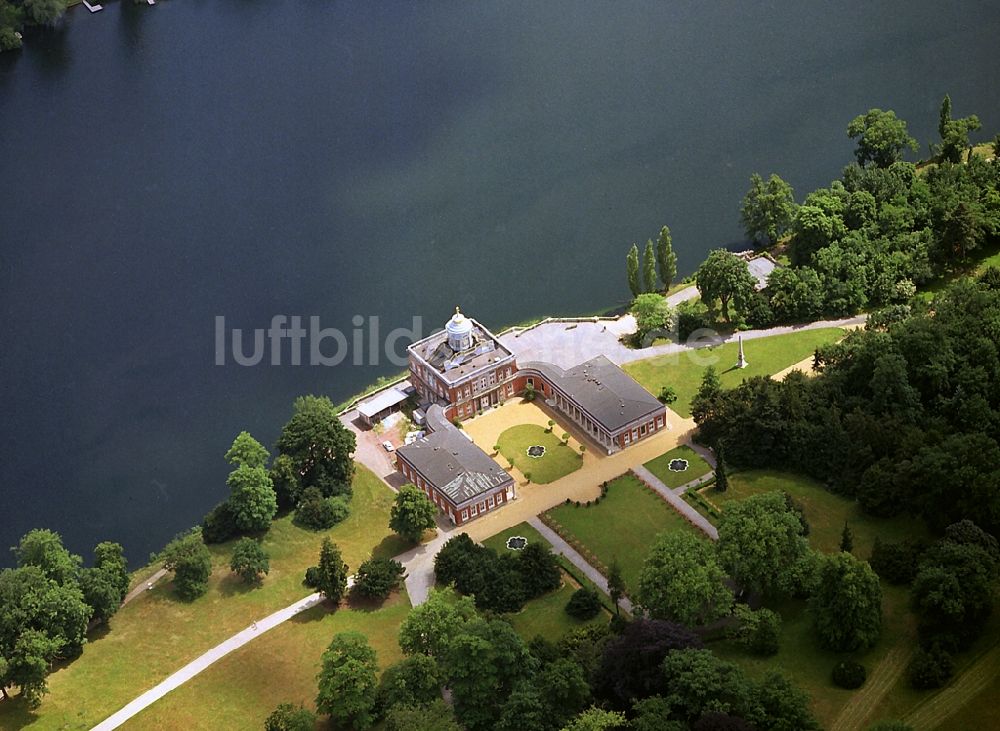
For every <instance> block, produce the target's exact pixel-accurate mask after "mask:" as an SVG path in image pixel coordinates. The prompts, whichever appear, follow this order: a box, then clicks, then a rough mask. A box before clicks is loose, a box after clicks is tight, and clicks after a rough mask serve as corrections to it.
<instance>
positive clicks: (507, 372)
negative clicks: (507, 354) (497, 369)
mask: <svg viewBox="0 0 1000 731" xmlns="http://www.w3.org/2000/svg"><path fill="white" fill-rule="evenodd" d="M504 377H505V378H510V368H508V369H507V371H506V375H505V376H504Z"/></svg>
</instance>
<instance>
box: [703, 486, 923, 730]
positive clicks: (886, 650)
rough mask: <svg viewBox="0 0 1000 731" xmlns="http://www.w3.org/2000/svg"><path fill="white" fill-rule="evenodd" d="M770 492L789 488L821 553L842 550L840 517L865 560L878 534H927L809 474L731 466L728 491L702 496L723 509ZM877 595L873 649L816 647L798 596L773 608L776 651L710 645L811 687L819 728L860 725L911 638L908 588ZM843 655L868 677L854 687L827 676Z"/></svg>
mask: <svg viewBox="0 0 1000 731" xmlns="http://www.w3.org/2000/svg"><path fill="white" fill-rule="evenodd" d="M776 490H781V491H784V492H787V493H788V494H790V495H791V496H792V497H793V498H794V499H795V500H796V501H797V502H798V503H799V504H800V505H801V506H802V508H803V510H804V511H805V515H806V519H807V520H808V521H809V526H810V533H809V542H810V544H811V545H812V546H813V548H815V549H817V550H819V551H823V552H825V553H834V552H837V551H838V550H839V549H840V539H841V532H842V531H843V527H844V522H845V521H846V522H847V523H848V525H849V526H850V527H851V530H852V532H853V535H854V550H853V554H854V555H855V556H857V557H858V558H861V559H865V560H867V558H868V557H869V556H870V555H871V549H872V545H873V544H874V542H875V537H876V536H879V537H881V538H882V539H885V540H892V541H897V540H901V539H903V538H913V537H916V538H919V537H925V536H926V535H927V531H926V528H925V527H924V526H923V525H922V524H921V523H918V522H916V521H914V520H912V519H909V518H895V519H891V520H883V519H879V518H872V517H871V516H868V515H865V514H864V513H862V512H861V510H860V508H859V507H858V505H857V503H856V502H855V501H853V500H848V499H847V498H844V497H841V496H839V495H835V494H833V493H831V492H829V491H828V490H826V489H825V488H824V487H823V486H822V485H820V484H819V483H817V482H815V481H813V480H810V479H809V478H807V477H803V476H801V475H796V474H792V473H788V472H779V471H774V470H748V471H745V472H736V473H733V474H732V475H730V478H729V489H728V490H727V491H726V492H724V493H718V492H715V491H714V490H711V489H709V490H708V491H706V492H705V493H704V494H705V497H707V498H708V499H709V500H711V501H712V502H713V503H714V504H715V505H717V506H719V507H720V508H721V509H722V510H723V511H725V508H726V505H728V504H731V503H732V502H734V501H738V500H742V499H745V498H747V497H750V496H752V495H759V494H762V493H765V492H772V491H776ZM696 507H698V506H697V505H696ZM716 522H717V521H716ZM882 595H883V603H882V608H883V625H882V637H881V639H880V640H879V642H878V644H877V645H876V646H875V647H874V648H871V649H870V650H867V651H865V652H862V653H849V654H840V653H834V652H829V651H828V650H825V649H823V648H822V647H820V646H819V644H818V643H817V642H816V639H815V632H814V630H813V625H812V621H811V619H810V617H809V613H808V611H807V609H806V606H805V603H804V602H801V601H787V602H781V603H777V604H773V605H772V606H771V608H772V609H775V610H776V611H778V612H780V614H781V615H782V620H783V628H782V636H781V651H780V652H779V653H778V655H777V656H775V657H772V658H763V659H762V658H754V657H752V656H749V655H747V654H746V653H745V652H744V651H742V650H741V649H739V648H737V647H736V646H734V645H732V644H731V643H729V642H728V641H724V642H720V643H716V644H714V645H713V648H712V649H713V650H715V651H716V652H718V653H719V654H720V655H722V656H725V657H728V658H730V659H732V660H734V661H736V662H738V663H739V664H740V665H741V666H743V667H744V668H745V669H747V671H748V672H750V673H751V674H755V675H757V674H762V673H763V672H764V671H765V670H767V669H768V668H780V669H781V671H782V672H783V673H785V674H786V675H787V676H788V677H789V678H790V679H792V680H793V681H794V682H795V683H796V684H798V685H799V686H800V687H802V688H803V689H804V690H806V691H807V692H808V693H809V695H810V697H811V698H812V703H813V710H814V711H815V712H816V714H817V717H818V718H819V719H820V722H821V724H822V725H823V727H824V728H832V727H834V726H833V724H834V721H836V720H838V718H840V717H841V716H842V715H843V717H842V718H840V723H838V724H837V725H836V727H835V728H837V729H840V730H845V729H851V728H865V727H866V726H867V723H868V722H869V721H870V719H871V714H872V713H873V712H874V711H875V709H876V708H878V706H879V705H880V704H881V703H882V699H883V697H884V695H885V694H887V693H888V692H889V691H890V690H891V688H892V687H893V686H894V685H896V681H897V679H898V678H899V677H900V676H899V674H900V673H901V672H903V669H904V668H905V665H906V662H907V661H908V660H909V657H910V651H911V650H912V648H913V646H914V645H915V643H916V620H915V618H914V616H913V615H912V614H911V613H910V611H909V593H908V589H906V588H905V587H895V586H891V585H888V584H883V585H882ZM848 657H849V658H851V659H855V660H857V661H859V662H861V663H862V664H863V665H865V666H866V668H867V670H868V672H869V673H870V674H873V675H874V677H872V678H871V679H870V680H869V682H867V683H866V684H865V685H864V686H862V688H860V689H859V690H857V691H848V690H843V689H841V688H837V687H836V686H834V685H833V683H832V681H831V680H830V673H831V671H832V669H833V666H834V664H835V663H836V662H838V661H839V660H841V659H844V658H848ZM911 692H913V691H911ZM878 717H884V716H881V715H880V716H878Z"/></svg>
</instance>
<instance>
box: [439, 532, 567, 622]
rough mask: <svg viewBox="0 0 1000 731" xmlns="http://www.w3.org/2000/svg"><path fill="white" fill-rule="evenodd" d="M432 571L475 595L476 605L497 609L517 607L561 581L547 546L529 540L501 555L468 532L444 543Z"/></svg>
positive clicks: (511, 610) (555, 562)
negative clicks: (510, 551)
mask: <svg viewBox="0 0 1000 731" xmlns="http://www.w3.org/2000/svg"><path fill="white" fill-rule="evenodd" d="M434 574H435V576H436V577H437V580H438V581H439V582H440V583H442V584H451V585H454V587H455V588H456V589H457V590H458V591H459V592H461V593H462V594H465V595H466V596H471V597H474V600H475V605H476V607H478V608H479V609H488V610H491V611H494V612H499V613H504V612H517V611H520V609H521V608H522V607H523V606H524V603H525V602H526V601H528V600H529V599H532V598H534V597H537V596H541V595H542V594H545V593H547V592H549V591H552V590H553V589H558V588H559V585H560V583H561V582H562V576H561V574H560V572H559V564H558V562H557V561H556V557H555V556H554V555H553V554H552V552H551V551H550V550H549V549H548V548H547V547H546V546H543V545H541V544H538V543H533V542H532V543H529V544H528V545H527V546H525V547H524V548H523V549H522V550H521V551H519V552H518V553H517V555H509V554H504V555H500V554H498V553H497V552H496V551H494V550H493V549H492V548H488V547H486V546H482V545H479V544H478V543H475V542H474V541H473V540H472V539H471V538H469V535H468V534H467V533H462V534H460V535H458V536H455V537H454V538H452V539H450V540H449V541H448V542H447V543H445V544H444V546H443V547H442V548H441V550H440V551H439V552H438V554H437V556H435V558H434Z"/></svg>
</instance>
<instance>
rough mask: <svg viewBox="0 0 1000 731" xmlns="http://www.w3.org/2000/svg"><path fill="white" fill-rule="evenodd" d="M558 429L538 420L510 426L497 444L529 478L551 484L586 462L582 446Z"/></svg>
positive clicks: (511, 461)
mask: <svg viewBox="0 0 1000 731" xmlns="http://www.w3.org/2000/svg"><path fill="white" fill-rule="evenodd" d="M562 434H566V435H567V442H568V441H569V440H568V436H569V435H568V433H567V432H561V433H560V435H559V436H557V434H556V432H555V429H554V428H550V427H546V428H542V427H541V426H539V425H538V424H519V425H517V426H512V427H510V428H509V429H506V430H505V431H504V432H503V433H502V434H501V435H500V437H499V440H498V441H497V446H499V447H500V454H502V455H503V456H504V457H505V458H506V459H507V460H508V461H509V462H510V463H512V464H513V465H514V466H515V467H517V468H518V469H519V470H520V471H521V474H523V475H524V476H525V478H528V477H530V478H531V481H532V482H537V483H540V484H543V485H544V484H548V483H550V482H553V481H555V480H558V479H559V478H560V477H565V476H566V475H568V474H569V473H570V472H575V471H576V470H578V469H580V467H581V466H582V465H583V457H581V456H580V452H579V450H578V449H574V448H573V447H570V446H569V444H568V443H564V442H563V440H562V439H560V436H561V435H562Z"/></svg>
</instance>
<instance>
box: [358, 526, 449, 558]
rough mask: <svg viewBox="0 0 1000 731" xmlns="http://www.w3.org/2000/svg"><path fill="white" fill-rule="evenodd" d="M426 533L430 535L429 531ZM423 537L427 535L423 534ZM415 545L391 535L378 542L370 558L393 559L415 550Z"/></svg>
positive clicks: (400, 537)
mask: <svg viewBox="0 0 1000 731" xmlns="http://www.w3.org/2000/svg"><path fill="white" fill-rule="evenodd" d="M427 533H430V531H428V532H427ZM424 535H427V534H426V533H425V534H424ZM433 537H434V536H433V535H432V536H431V538H432V539H433ZM422 542H423V541H421V543H422ZM417 545H418V544H416V543H410V542H409V541H408V540H406V539H405V538H403V537H402V536H399V535H396V534H395V533H391V534H389V535H387V536H386V537H385V538H383V539H382V540H381V541H379V544H378V545H377V546H375V547H374V548H373V549H372V558H395V557H396V556H398V555H399V554H401V553H406V552H407V551H409V550H412V549H414V548H416V547H417Z"/></svg>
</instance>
